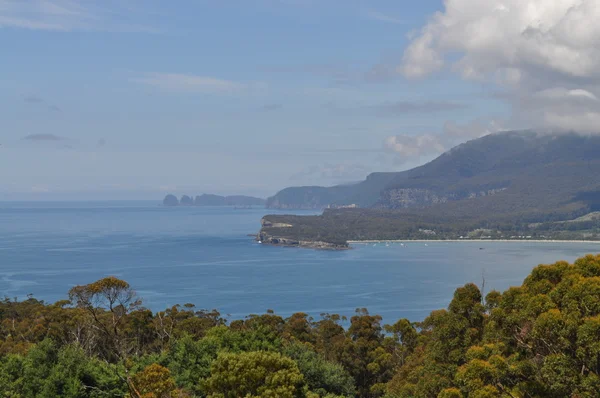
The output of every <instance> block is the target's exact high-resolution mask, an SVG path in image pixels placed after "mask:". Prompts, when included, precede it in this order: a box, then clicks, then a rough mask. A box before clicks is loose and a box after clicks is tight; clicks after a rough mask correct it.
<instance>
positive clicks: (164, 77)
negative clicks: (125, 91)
mask: <svg viewBox="0 0 600 398" xmlns="http://www.w3.org/2000/svg"><path fill="white" fill-rule="evenodd" d="M132 80H133V81H135V82H137V83H142V84H147V85H149V86H153V87H156V88H159V89H162V90H165V91H175V92H192V93H193V92H196V93H221V94H227V93H234V92H239V91H242V90H245V89H246V88H248V87H249V86H248V85H246V84H243V83H238V82H234V81H231V80H223V79H218V78H214V77H210V76H198V75H188V74H181V73H146V74H145V75H144V76H143V77H140V78H135V79H132Z"/></svg>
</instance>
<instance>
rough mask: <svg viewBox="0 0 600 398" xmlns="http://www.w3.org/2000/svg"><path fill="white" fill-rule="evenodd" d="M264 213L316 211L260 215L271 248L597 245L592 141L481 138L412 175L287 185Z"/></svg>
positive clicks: (596, 164)
mask: <svg viewBox="0 0 600 398" xmlns="http://www.w3.org/2000/svg"><path fill="white" fill-rule="evenodd" d="M267 206H268V207H271V208H278V209H297V208H323V209H324V211H323V214H322V215H317V216H295V215H280V214H277V215H266V216H265V217H264V218H263V221H262V226H261V230H260V233H259V239H263V240H265V237H266V238H267V239H266V240H267V241H270V242H273V243H274V242H287V241H298V242H327V243H331V244H332V245H344V244H347V242H348V241H364V240H376V241H380V240H415V239H422V240H477V239H484V240H567V241H570V240H585V241H590V240H591V241H596V240H600V213H598V211H600V136H598V135H580V134H575V133H569V134H541V133H537V132H533V131H512V132H503V133H495V134H490V135H487V136H485V137H482V138H479V139H475V140H472V141H469V142H467V143H464V144H461V145H459V146H457V147H455V148H452V149H451V150H449V151H447V152H446V153H444V154H442V155H441V156H439V157H438V158H436V159H435V160H433V161H431V162H429V163H427V164H425V165H423V166H420V167H417V168H414V169H411V170H407V171H403V172H398V173H375V174H371V175H370V176H368V177H367V179H366V180H365V181H363V182H361V183H358V184H353V185H342V186H335V187H330V188H326V187H295V188H287V189H284V190H283V191H281V192H279V193H277V194H276V195H275V196H273V197H271V198H269V199H268V200H267ZM278 225H279V226H280V225H286V227H285V228H280V227H277V226H278ZM300 246H302V245H300ZM304 246H310V245H308V244H305V245H304Z"/></svg>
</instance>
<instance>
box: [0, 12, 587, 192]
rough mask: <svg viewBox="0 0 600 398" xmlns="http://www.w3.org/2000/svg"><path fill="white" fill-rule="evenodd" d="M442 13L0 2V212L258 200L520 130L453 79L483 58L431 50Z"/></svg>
mask: <svg viewBox="0 0 600 398" xmlns="http://www.w3.org/2000/svg"><path fill="white" fill-rule="evenodd" d="M452 2H454V3H456V6H457V7H458V8H460V7H466V6H468V5H469V4H468V3H469V1H466V0H449V3H452ZM484 3H488V5H489V6H490V7H491V6H492V5H493V4H492V3H494V4H495V3H501V2H496V1H484ZM505 3H506V2H505ZM509 3H510V1H509ZM541 3H544V2H543V1H542V2H541ZM516 4H517V3H515V5H514V8H515V9H516V7H519V6H518V5H516ZM547 4H550V2H548V3H547ZM490 9H492V8H490ZM486 10H487V9H486ZM494 10H495V11H497V10H499V8H498V6H496V8H494ZM484 11H485V10H484ZM517 11H518V10H517ZM451 12H452V11H451V10H450V9H449V8H448V9H446V7H445V5H444V3H443V2H442V1H441V0H425V1H418V2H413V1H398V0H394V1H392V0H390V1H388V0H380V1H359V0H329V1H327V0H320V1H317V0H314V1H311V0H287V1H285V0H244V1H242V0H238V1H233V0H231V1H228V0H221V1H203V0H193V1H192V0H179V1H176V2H170V1H169V2H167V1H154V0H153V1H135V0H127V1H125V0H121V1H112V0H110V1H84V0H81V1H75V0H72V1H70V0H54V1H50V0H0V48H1V49H2V53H1V54H2V55H0V144H2V146H1V147H0V200H16V199H64V198H74V199H82V198H85V199H92V198H102V199H106V198H114V199H123V198H128V199H135V198H149V199H155V198H160V197H162V196H163V195H164V194H166V193H167V192H174V193H177V194H183V193H187V194H191V195H195V194H200V193H203V192H214V193H220V194H231V193H240V194H253V195H261V196H267V195H270V194H273V193H275V192H276V191H277V190H279V189H281V188H284V187H286V186H290V185H305V184H319V185H322V184H323V185H331V184H336V183H343V182H348V181H357V180H360V179H362V178H364V177H365V176H366V175H367V174H368V173H370V172H373V171H390V170H403V169H406V168H408V167H412V166H414V165H417V164H420V163H422V162H424V161H427V160H429V159H431V158H433V157H434V156H436V155H437V154H439V153H440V152H441V151H443V150H445V149H448V148H449V147H451V146H452V145H455V144H457V143H459V142H461V141H465V140H467V139H470V138H475V137H477V136H480V135H482V134H484V133H487V132H490V131H497V130H499V129H502V128H508V127H519V128H520V127H530V125H531V124H535V123H534V122H532V121H530V120H525V119H523V118H520V117H518V116H519V115H515V111H514V109H515V104H516V101H517V100H518V98H521V97H519V96H520V95H522V92H520V91H518V90H517V89H515V88H514V87H510V86H506V85H505V86H501V85H499V83H498V80H497V79H491V78H489V76H487V75H486V77H483V78H470V77H472V76H471V75H469V76H467V74H468V73H467V72H465V71H471V72H472V71H473V70H475V69H476V68H475V66H477V67H480V66H481V67H482V65H485V66H486V67H487V66H488V65H489V64H490V61H489V60H490V59H496V58H495V57H494V56H493V54H492V55H489V54H488V55H487V58H486V57H484V56H483V55H482V54H481V53H478V52H477V49H476V47H472V48H471V47H469V48H465V47H460V46H459V45H457V44H456V43H448V42H446V41H444V40H442V39H441V37H442V35H443V34H444V31H443V30H442V29H450V28H447V27H444V28H442V26H445V25H444V24H443V23H442V22H439V21H438V19H440V18H449V19H451V18H453V14H452V13H451ZM482 12H483V11H482ZM486 12H487V11H486ZM556 12H558V11H556ZM436 13H437V14H436ZM435 15H437V17H435ZM493 15H496V14H493ZM543 15H546V14H543ZM436 18H437V19H436ZM498 18H499V17H498ZM467 22H469V21H466V22H465V23H467ZM436 24H437V25H436ZM456 29H458V28H456ZM446 33H448V32H446ZM450 33H455V32H454V31H452V32H450ZM458 33H463V34H464V33H465V32H463V31H459V32H458ZM458 33H457V34H458ZM507 34H508V33H507ZM436 35H437V36H436ZM444 37H450V36H449V35H447V36H444ZM486 37H487V36H486ZM501 38H502V37H501ZM498 42H500V41H498ZM432 43H434V44H432ZM494 43H496V41H494ZM453 46H454V47H453ZM492 48H494V47H492ZM477 55H478V56H480V58H477V59H478V60H481V59H486V62H485V63H484V62H482V61H480V62H478V63H475V62H471V61H472V60H473V59H475V56H477ZM461 57H463V58H462V60H461ZM440 59H443V60H444V62H445V64H448V67H441V64H440V62H439V60H440ZM465 59H466V61H465ZM511 59H513V58H511ZM467 61H468V62H471V63H469V64H468V68H467V67H465V68H463V70H461V71H457V65H458V66H461V67H462V66H464V65H465V62H467ZM427 62H429V63H430V64H428V65H426V64H427ZM515 62H516V61H515ZM453 64H454V66H452V65H453ZM505 64H506V63H505V62H500V61H498V65H495V66H492V67H491V69H492V71H491V72H494V73H497V72H498V70H499V69H500V68H505V69H506V68H508V67H507V66H506V65H505ZM530 64H531V62H529V63H527V65H530ZM521 66H522V64H518V65H509V67H510V69H507V70H508V72H511V73H512V71H513V69H517V70H520V71H521V72H522V71H523V70H525V69H524V67H523V69H518V68H519V67H521ZM557 68H558V67H557ZM434 69H435V70H434ZM503 70H504V69H503ZM432 71H433V72H432ZM527 71H529V70H527ZM484 72H485V73H486V74H488V73H491V72H490V71H489V70H487V69H486V70H485V71H484ZM469 73H470V72H469ZM514 74H516V72H515V73H514ZM425 75H427V76H425ZM522 75H523V73H521V74H520V75H519V76H522ZM532 75H533V74H532ZM510 76H513V74H510ZM573 84H575V83H573ZM578 84H581V83H578ZM538 89H539V90H541V91H543V92H546V91H547V90H560V89H563V90H565V91H564V92H561V93H562V94H560V93H558V91H552V93H558V94H560V95H563V94H564V95H567V94H568V95H570V97H572V98H574V97H577V98H584V97H586V98H587V99H588V100H590V99H591V97H590V96H588V95H587V94H590V95H592V96H594V97H595V94H593V90H591V89H587V88H585V87H583V88H582V87H575V86H569V85H568V84H567V83H565V84H562V85H561V86H560V87H538ZM544 90H546V91H544ZM578 90H579V91H578ZM583 91H585V93H587V94H585V93H584V94H582V92H583ZM565 93H566V94H565ZM569 93H570V94H569ZM558 94H557V95H558ZM507 98H508V99H507ZM548 98H550V96H548ZM596 99H597V98H596ZM561 120H562V119H561Z"/></svg>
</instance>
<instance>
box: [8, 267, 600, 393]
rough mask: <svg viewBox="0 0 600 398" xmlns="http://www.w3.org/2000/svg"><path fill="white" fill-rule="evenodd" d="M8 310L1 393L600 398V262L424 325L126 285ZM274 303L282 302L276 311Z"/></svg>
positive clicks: (460, 296) (461, 303) (538, 277)
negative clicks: (214, 300) (223, 311)
mask: <svg viewBox="0 0 600 398" xmlns="http://www.w3.org/2000/svg"><path fill="white" fill-rule="evenodd" d="M68 297H69V298H68V300H64V301H59V302H57V303H53V304H47V303H44V302H42V301H39V300H36V299H35V298H33V297H29V298H27V299H26V300H24V301H17V300H11V299H9V298H6V299H4V301H2V302H0V396H2V397H27V398H30V397H31V398H34V397H135V398H140V397H144V398H151V397H153V398H159V397H160V398H165V397H214V398H216V397H222V398H224V397H232V398H233V397H273V398H274V397H282V398H294V397H307V398H308V397H310V398H317V397H328V398H336V397H386V398H400V397H441V398H458V397H478V398H484V397H522V398H525V397H556V398H559V397H598V396H600V256H591V255H590V256H587V257H585V258H581V259H579V260H577V261H576V262H575V263H574V264H568V263H566V262H557V263H555V264H552V265H540V266H538V267H536V268H535V269H534V270H533V271H532V272H531V274H530V275H529V276H528V277H527V278H526V279H525V281H524V283H523V285H522V286H519V287H513V288H511V289H509V290H507V291H505V292H504V293H500V292H497V291H491V292H489V293H487V294H486V295H485V297H484V292H481V291H480V289H479V288H478V287H477V286H476V285H474V284H466V285H465V286H463V287H460V288H458V289H457V290H456V292H455V294H454V297H453V298H452V300H451V301H450V304H449V305H448V307H447V308H446V309H441V310H437V311H433V312H432V313H431V315H430V316H429V317H427V318H426V319H425V320H424V321H422V322H411V321H410V320H407V319H401V320H398V321H397V322H395V323H393V324H391V325H382V322H381V317H379V316H377V315H371V314H369V313H368V312H367V310H366V309H359V310H357V312H356V314H355V315H354V316H352V317H351V318H350V319H346V318H344V317H341V316H339V315H333V314H323V315H322V316H321V318H319V319H312V318H310V317H308V316H307V315H306V314H303V313H297V314H294V315H292V316H290V317H289V318H287V319H284V318H282V317H280V316H278V315H276V314H275V313H273V312H272V311H268V312H267V313H266V314H263V315H250V316H248V317H246V318H245V319H243V320H233V321H230V322H228V321H227V320H226V319H225V318H223V317H222V316H221V315H220V314H219V313H218V312H217V311H214V310H212V311H206V310H198V309H196V308H195V307H194V306H193V305H191V304H185V305H183V306H178V305H177V306H174V307H172V308H169V309H166V310H165V311H161V312H158V313H152V312H151V311H149V310H147V309H144V307H143V306H142V304H143V303H142V301H141V300H140V298H138V297H137V295H136V294H135V291H134V290H133V289H132V288H131V287H130V286H129V284H127V282H125V281H122V280H119V279H117V278H114V277H108V278H105V279H102V280H99V281H97V282H94V283H91V284H88V285H82V286H76V287H74V288H72V289H71V291H70V292H69V296H68ZM274 304H275V303H274Z"/></svg>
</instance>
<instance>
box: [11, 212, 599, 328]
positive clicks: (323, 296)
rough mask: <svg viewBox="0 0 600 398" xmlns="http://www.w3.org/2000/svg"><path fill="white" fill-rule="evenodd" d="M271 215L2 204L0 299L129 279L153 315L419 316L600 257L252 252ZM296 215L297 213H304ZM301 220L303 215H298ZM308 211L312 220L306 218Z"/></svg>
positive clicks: (405, 249) (461, 247) (579, 249)
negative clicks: (456, 297) (362, 310)
mask: <svg viewBox="0 0 600 398" xmlns="http://www.w3.org/2000/svg"><path fill="white" fill-rule="evenodd" d="M267 212H269V213H272V212H273V211H271V210H265V209H244V210H236V209H232V208H199V207H194V208H164V207H161V206H158V204H157V203H156V202H81V203H78V202H62V203H61V202H53V203H51V202H47V203H39V202H37V203H34V202H31V203H17V202H0V294H2V295H3V296H8V297H11V298H13V297H18V298H20V299H23V298H26V296H27V294H33V295H34V297H36V298H38V299H43V300H45V301H50V302H52V301H56V300H60V299H65V298H67V292H68V290H69V289H70V288H71V287H72V286H74V285H77V284H86V283H89V282H93V281H95V280H97V279H99V278H102V277H104V276H107V275H115V276H117V277H119V278H122V279H125V280H127V281H128V282H129V283H130V284H131V285H132V286H133V287H134V288H135V289H136V290H137V292H138V294H139V295H140V296H141V297H142V298H143V302H144V305H146V306H147V307H149V308H151V309H152V310H154V311H158V310H162V309H165V308H167V307H170V306H172V305H174V304H185V303H193V304H196V306H197V307H198V308H206V309H213V308H215V309H217V310H219V311H220V312H221V313H222V314H230V315H231V317H232V318H242V317H244V316H246V315H248V314H251V313H263V312H264V311H266V310H267V309H273V310H275V311H276V312H277V313H278V314H280V315H283V316H288V315H290V314H292V313H294V312H300V311H302V312H307V313H309V314H311V315H314V316H318V315H319V314H320V313H324V312H329V313H341V314H343V315H347V316H350V315H352V314H353V313H354V310H355V309H356V308H358V307H366V308H368V309H369V311H370V312H371V313H377V314H380V315H382V316H383V317H384V321H386V322H394V321H395V320H397V319H399V318H403V317H406V318H409V319H411V320H415V321H416V320H422V319H423V318H424V317H426V316H427V315H428V314H429V312H430V311H431V310H434V309H439V308H444V307H446V306H447V304H448V302H449V300H450V299H451V298H452V294H453V292H454V289H456V288H457V287H459V286H462V285H463V284H464V283H466V282H475V283H477V284H478V285H481V280H482V275H485V280H486V283H485V290H486V292H489V290H491V289H498V290H504V289H506V288H508V287H509V286H513V285H520V284H521V282H522V281H523V278H524V277H525V276H527V274H528V273H529V272H530V270H531V269H532V268H533V267H534V266H535V265H537V264H539V263H550V262H555V261H557V260H561V259H563V260H568V261H573V260H574V259H576V258H577V257H580V256H583V255H585V254H587V253H594V252H598V248H599V247H600V245H598V244H590V243H524V242H514V243H501V242H486V243H481V242H470V243H445V242H430V243H427V244H426V243H422V242H419V243H417V242H413V243H411V242H407V243H406V245H405V246H402V245H400V244H390V246H386V245H385V244H379V245H376V246H373V245H371V244H370V245H356V246H355V248H354V249H353V250H348V251H314V250H306V249H293V248H281V247H270V246H263V245H259V244H257V243H256V242H254V241H253V239H252V238H250V237H248V236H247V234H251V233H255V232H256V231H257V230H258V229H259V227H260V219H261V217H262V216H263V215H264V214H266V213H267ZM300 213H302V212H300ZM305 213H306V212H305ZM306 214H309V213H306Z"/></svg>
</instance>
